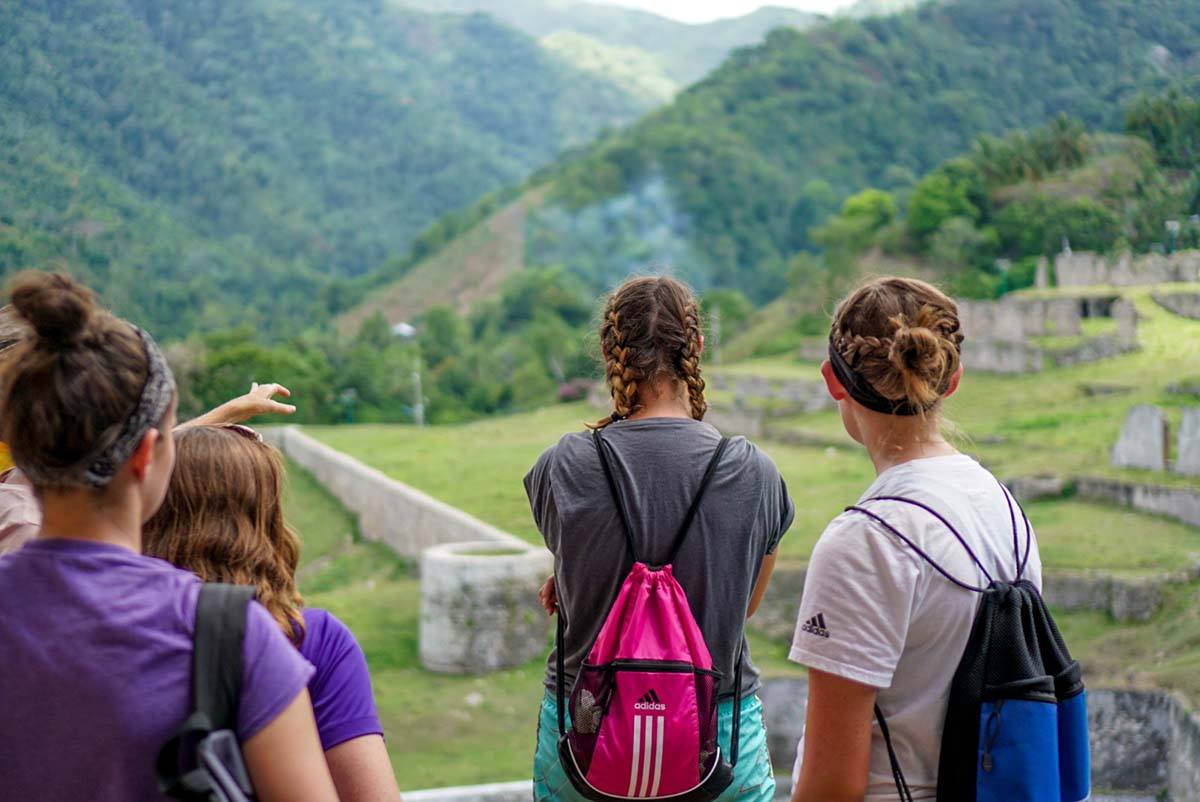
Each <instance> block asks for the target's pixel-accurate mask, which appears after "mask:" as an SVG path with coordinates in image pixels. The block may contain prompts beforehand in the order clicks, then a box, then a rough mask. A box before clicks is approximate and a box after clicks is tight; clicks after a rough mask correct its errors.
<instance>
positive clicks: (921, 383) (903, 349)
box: [888, 308, 952, 408]
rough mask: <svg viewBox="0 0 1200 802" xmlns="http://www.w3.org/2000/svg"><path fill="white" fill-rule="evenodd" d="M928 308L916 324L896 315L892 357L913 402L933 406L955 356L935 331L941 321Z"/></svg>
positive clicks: (889, 353)
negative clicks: (949, 351)
mask: <svg viewBox="0 0 1200 802" xmlns="http://www.w3.org/2000/svg"><path fill="white" fill-rule="evenodd" d="M933 318H934V315H933V314H932V312H931V310H929V309H928V308H925V309H922V310H921V313H920V314H919V315H918V317H917V320H916V322H915V324H910V323H909V321H908V320H907V319H906V318H905V317H904V316H903V315H900V316H897V317H895V318H893V319H892V324H893V325H895V327H896V331H895V332H894V333H893V334H892V344H891V348H889V349H888V361H889V362H890V363H891V364H892V367H894V368H895V369H896V371H897V373H899V374H900V378H901V380H902V382H903V384H904V389H905V395H906V396H907V398H908V401H909V403H911V404H914V405H916V406H919V407H922V408H924V407H929V406H931V405H932V404H934V403H935V402H936V401H937V400H938V398H939V397H940V396H941V394H942V392H943V390H944V387H943V385H944V384H945V381H946V378H947V373H948V372H949V371H950V370H951V364H952V360H951V359H950V358H949V354H947V352H946V348H947V346H948V345H951V344H950V342H949V341H948V340H946V338H944V337H942V336H941V335H939V334H938V332H937V331H935V326H937V322H936V320H935V319H933Z"/></svg>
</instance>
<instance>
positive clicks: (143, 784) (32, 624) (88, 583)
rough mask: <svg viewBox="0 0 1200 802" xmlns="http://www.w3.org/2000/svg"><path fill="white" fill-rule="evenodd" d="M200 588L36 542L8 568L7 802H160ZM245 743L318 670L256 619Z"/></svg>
mask: <svg viewBox="0 0 1200 802" xmlns="http://www.w3.org/2000/svg"><path fill="white" fill-rule="evenodd" d="M199 591H200V580H199V579H197V578H196V577H195V576H193V575H192V574H190V573H187V572H185V571H181V570H179V569H177V568H175V567H173V566H171V565H169V564H167V563H166V562H163V561H162V560H157V559H154V558H153V557H144V556H141V555H139V554H135V553H133V552H131V551H129V550H128V549H124V548H121V547H120V546H113V545H108V544H102V543H91V542H86V541H79V540H40V539H39V540H34V541H32V542H31V543H28V544H26V545H25V547H24V548H22V549H21V550H20V551H17V552H14V553H12V554H9V555H7V556H5V557H3V558H0V610H2V611H3V614H0V797H2V798H4V799H14V800H16V799H22V800H24V799H30V800H32V799H37V800H42V801H43V802H77V800H81V799H87V800H90V801H91V802H149V801H153V802H159V800H166V797H164V796H163V795H162V794H160V793H159V792H158V786H157V783H156V781H155V777H154V759H155V757H156V756H157V754H158V751H159V749H160V748H161V747H162V745H163V743H164V742H165V741H166V740H167V739H168V738H169V737H170V736H171V735H172V733H173V732H174V731H175V729H176V728H177V727H178V726H179V725H180V723H182V721H183V719H184V717H185V716H186V715H187V714H188V712H190V708H191V674H192V670H191V669H192V633H193V630H194V629H195V617H196V601H197V599H198V598H199ZM243 658H244V669H243V678H242V697H241V703H240V709H239V711H238V722H237V733H238V737H239V738H241V739H242V740H243V741H245V740H246V739H249V738H251V737H252V736H254V735H255V734H256V733H257V732H258V731H259V730H261V729H262V728H263V727H264V726H266V725H267V724H269V723H270V722H271V721H272V720H274V719H275V717H276V716H278V715H279V714H280V713H281V712H282V711H283V709H284V708H285V707H287V705H288V704H289V703H290V702H291V701H292V700H293V699H295V698H296V694H298V693H299V692H300V691H301V690H303V689H304V686H305V684H306V683H307V682H308V679H309V677H310V676H311V675H312V673H313V668H312V666H310V665H309V664H308V663H307V662H305V661H304V659H303V658H302V657H301V656H300V655H299V654H298V653H297V652H296V650H295V649H294V648H293V647H292V646H291V644H290V643H288V641H287V639H286V638H285V637H284V636H283V633H282V632H280V631H279V627H278V626H277V625H276V624H275V622H274V620H273V619H272V618H271V617H270V615H268V613H267V611H266V610H265V609H264V608H263V607H261V606H260V605H258V604H257V603H255V604H252V605H250V609H249V612H248V614H247V618H246V636H245V646H244V650H243Z"/></svg>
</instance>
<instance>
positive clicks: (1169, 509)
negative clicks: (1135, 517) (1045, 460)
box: [1075, 476, 1200, 526]
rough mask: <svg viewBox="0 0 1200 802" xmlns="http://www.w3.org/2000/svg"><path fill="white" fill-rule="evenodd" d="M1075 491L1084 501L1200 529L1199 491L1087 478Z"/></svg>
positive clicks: (1078, 481) (1076, 480)
mask: <svg viewBox="0 0 1200 802" xmlns="http://www.w3.org/2000/svg"><path fill="white" fill-rule="evenodd" d="M1075 491H1076V493H1078V494H1079V496H1081V497H1082V498H1087V499H1098V500H1101V501H1108V502H1112V503H1114V504H1120V505H1121V506H1123V507H1132V508H1133V509H1135V510H1141V511H1142V512H1149V513H1153V514H1155V515H1163V516H1165V517H1167V518H1173V519H1174V520H1176V521H1181V522H1182V523H1185V524H1189V525H1190V526H1200V491H1198V490H1196V489H1193V488H1188V487H1163V486H1161V485H1151V484H1142V483H1138V482H1124V481H1121V480H1119V479H1100V478H1096V477H1087V476H1085V477H1080V478H1078V479H1075Z"/></svg>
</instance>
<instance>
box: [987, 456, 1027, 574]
mask: <svg viewBox="0 0 1200 802" xmlns="http://www.w3.org/2000/svg"><path fill="white" fill-rule="evenodd" d="M996 483H997V484H998V485H1000V492H1001V493H1003V494H1004V500H1005V501H1006V502H1008V517H1009V521H1010V522H1011V524H1012V537H1013V560H1014V561H1015V562H1016V564H1017V575H1016V577H1015V578H1014V579H1013V583H1014V584H1015V583H1017V582H1020V581H1021V575H1022V574H1024V573H1025V566H1026V564H1028V562H1029V553H1030V551H1031V549H1032V547H1033V525H1032V524H1031V523H1029V516H1028V515H1026V514H1025V508H1024V507H1022V506H1021V502H1019V501H1017V497H1016V496H1015V495H1013V493H1012V492H1011V491H1010V490H1009V489H1008V488H1007V487H1005V486H1004V483H1003V482H1001V481H1000V480H999V479H997V480H996ZM1016 510H1020V511H1021V519H1022V520H1023V521H1024V522H1025V556H1024V557H1022V556H1021V549H1020V547H1019V546H1018V545H1017V513H1016Z"/></svg>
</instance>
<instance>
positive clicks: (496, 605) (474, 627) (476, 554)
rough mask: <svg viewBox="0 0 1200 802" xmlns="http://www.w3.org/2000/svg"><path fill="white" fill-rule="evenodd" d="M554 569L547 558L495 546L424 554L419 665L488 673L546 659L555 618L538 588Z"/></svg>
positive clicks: (434, 550)
mask: <svg viewBox="0 0 1200 802" xmlns="http://www.w3.org/2000/svg"><path fill="white" fill-rule="evenodd" d="M553 570H554V560H553V559H552V558H551V556H550V553H549V552H547V551H544V550H542V551H535V550H534V549H531V548H529V547H528V546H526V545H525V544H521V546H520V547H518V548H498V547H497V544H496V543H495V542H494V541H490V540H484V541H480V542H477V543H449V544H446V545H442V546H434V547H433V548H430V549H426V550H425V553H424V554H422V555H421V624H420V644H421V664H422V665H423V666H425V667H426V668H427V669H429V670H430V671H437V672H440V673H445V674H486V673H488V672H491V671H497V670H499V669H503V668H514V667H516V666H520V665H524V664H525V663H527V662H529V661H530V660H532V659H534V658H535V657H538V656H540V655H542V654H544V653H545V651H546V639H547V636H548V634H549V630H550V620H551V619H550V618H549V617H548V616H547V615H546V614H545V611H544V610H543V609H542V607H541V605H540V604H539V602H538V599H537V593H536V589H537V588H538V586H539V585H541V583H542V582H543V581H544V580H545V578H546V577H547V576H549V575H550V573H551V572H552V571H553Z"/></svg>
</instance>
